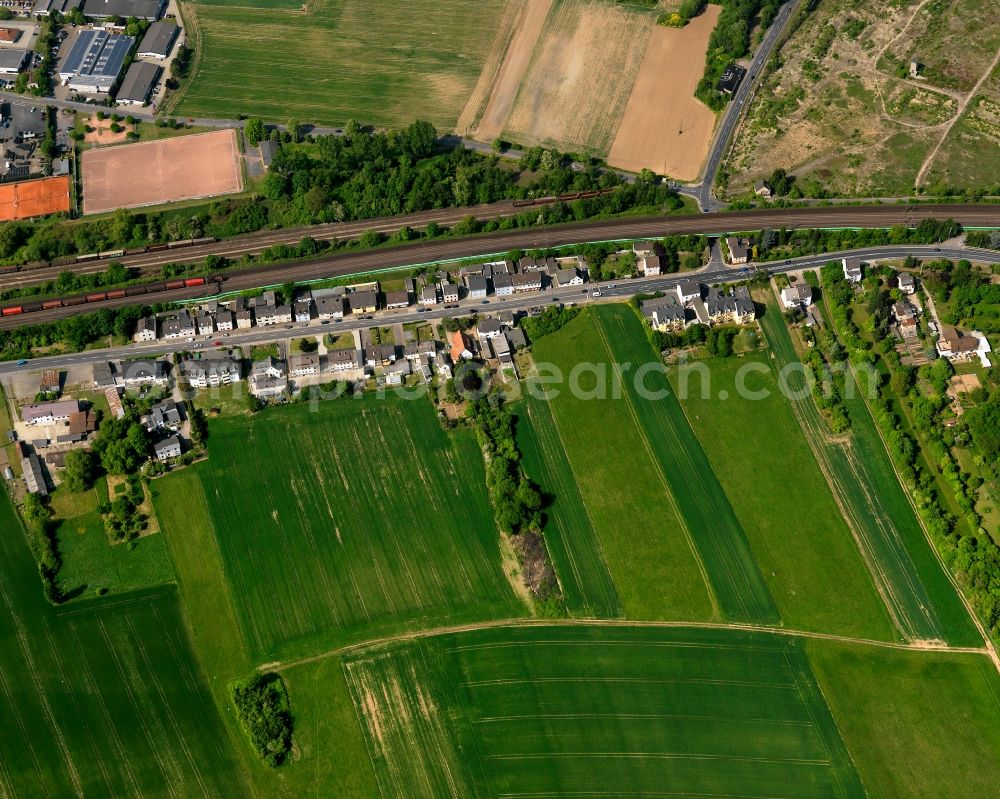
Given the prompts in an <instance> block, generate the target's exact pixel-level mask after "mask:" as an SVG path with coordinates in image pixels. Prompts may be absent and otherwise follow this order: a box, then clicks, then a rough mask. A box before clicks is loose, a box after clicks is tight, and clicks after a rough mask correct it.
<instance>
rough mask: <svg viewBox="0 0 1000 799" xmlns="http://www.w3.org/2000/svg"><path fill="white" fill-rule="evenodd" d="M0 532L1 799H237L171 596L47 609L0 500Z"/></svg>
mask: <svg viewBox="0 0 1000 799" xmlns="http://www.w3.org/2000/svg"><path fill="white" fill-rule="evenodd" d="M0 530H2V532H3V535H0V725H2V729H3V734H2V735H0V795H4V796H29V795H31V796H73V795H92V796H126V795H131V796H158V795H172V796H193V795H207V796H239V795H245V794H246V793H247V790H248V786H247V785H246V784H245V782H244V778H243V776H242V773H241V770H240V767H239V762H238V758H237V756H236V754H235V751H234V749H233V748H232V745H231V743H230V739H229V738H228V737H227V736H226V734H225V731H224V728H223V726H222V724H221V721H220V719H219V716H218V714H217V712H216V709H215V706H214V705H213V703H212V700H211V696H210V694H209V692H208V690H207V687H206V685H205V681H204V679H203V678H202V676H201V673H200V671H199V669H198V665H197V661H196V660H195V658H194V657H193V654H192V652H191V648H190V646H189V643H188V638H187V635H186V633H185V630H184V626H183V623H182V621H181V616H180V611H179V606H178V602H177V592H176V589H175V588H173V587H172V586H167V587H162V588H158V589H154V590H147V591H143V592H133V593H131V594H122V595H119V596H117V597H115V598H113V599H109V600H104V601H91V602H85V603H84V602H80V603H73V604H70V605H67V606H62V607H59V608H56V607H53V606H51V605H49V604H48V603H47V602H45V601H44V599H43V598H42V591H41V584H40V582H39V579H38V575H37V572H36V570H35V565H34V563H33V561H32V559H31V555H30V553H29V551H28V548H27V545H26V543H25V541H24V537H23V533H22V531H21V528H20V525H19V523H18V521H17V519H16V517H15V516H14V512H13V509H12V508H11V506H10V503H9V501H8V499H7V497H6V495H3V496H0Z"/></svg>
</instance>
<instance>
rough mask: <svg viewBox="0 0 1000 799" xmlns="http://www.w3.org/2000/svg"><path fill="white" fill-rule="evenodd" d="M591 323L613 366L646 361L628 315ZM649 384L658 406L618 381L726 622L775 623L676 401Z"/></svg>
mask: <svg viewBox="0 0 1000 799" xmlns="http://www.w3.org/2000/svg"><path fill="white" fill-rule="evenodd" d="M596 316H597V319H598V322H597V328H598V330H599V331H600V335H601V338H602V339H603V341H604V346H605V349H606V351H607V354H608V357H609V359H611V362H613V363H616V364H624V363H631V364H634V365H637V366H639V368H642V366H643V365H645V364H647V363H651V362H652V357H653V354H652V351H651V350H650V349H649V346H648V344H647V343H646V340H645V336H644V334H643V332H642V330H641V327H640V323H639V321H638V320H637V319H636V318H635V316H634V314H633V313H632V311H631V309H629V308H625V307H614V308H612V306H603V307H601V308H599V309H597V311H596ZM612 325H614V327H613V328H612ZM658 362H659V361H657V363H658ZM650 382H652V383H655V384H656V388H661V389H666V392H667V393H666V395H665V396H664V398H663V399H662V400H660V401H658V402H653V401H649V400H640V399H639V398H638V397H637V396H636V388H635V385H634V381H632V380H625V379H623V380H622V383H623V384H624V385H625V392H624V393H625V396H626V397H627V398H628V403H629V406H630V408H631V410H632V413H633V415H634V417H635V420H636V424H637V425H638V426H639V427H640V429H641V430H643V432H644V440H645V441H646V443H647V446H648V448H649V451H650V455H651V457H652V458H653V461H654V462H655V463H656V464H657V467H658V468H659V470H660V474H661V477H662V478H663V480H664V483H665V485H666V486H667V489H668V491H669V493H670V495H671V496H672V497H673V499H674V502H675V506H676V507H677V509H678V515H679V518H681V519H683V520H684V522H683V525H684V527H685V529H686V530H687V532H688V535H689V537H690V538H691V539H692V540H693V543H694V546H695V547H696V549H697V552H698V554H699V556H700V557H699V561H700V562H701V563H702V564H703V566H704V568H705V569H706V570H707V572H708V576H709V580H710V584H711V585H712V587H713V589H714V594H715V596H716V597H717V598H718V600H719V602H720V603H721V605H722V609H723V611H724V612H725V613H726V614H727V615H728V616H729V617H730V618H740V619H745V620H750V621H754V620H757V621H777V620H778V618H779V617H778V611H777V608H776V607H775V605H774V601H773V599H772V598H771V594H770V591H769V590H768V588H767V584H766V583H765V581H764V577H763V575H762V574H761V573H760V568H759V566H758V565H757V561H756V559H755V558H754V557H753V554H752V552H751V551H750V546H749V543H748V542H747V538H746V534H745V533H744V532H743V528H742V526H741V524H740V522H739V520H738V519H737V518H736V514H735V512H734V511H733V509H732V505H731V504H730V502H729V499H728V497H726V495H725V491H724V490H723V488H722V486H721V485H720V483H719V481H718V478H716V476H715V473H714V472H713V471H712V467H711V464H710V463H709V461H708V457H707V455H706V454H705V451H704V449H703V448H702V446H701V444H700V443H699V441H698V439H697V437H696V436H695V434H694V431H693V430H692V429H691V425H690V424H689V423H688V421H687V418H686V417H685V416H684V412H683V409H682V408H681V406H680V403H679V402H678V400H677V397H676V396H674V394H673V392H672V391H670V389H669V384H668V381H667V378H666V374H665V372H664V371H662V370H655V371H653V372H651V373H650V374H649V375H648V376H647V380H646V384H647V385H649V384H650ZM643 411H645V413H643Z"/></svg>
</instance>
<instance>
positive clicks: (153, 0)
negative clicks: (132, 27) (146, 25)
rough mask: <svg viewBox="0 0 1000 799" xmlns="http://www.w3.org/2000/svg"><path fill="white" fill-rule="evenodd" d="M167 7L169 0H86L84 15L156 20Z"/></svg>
mask: <svg viewBox="0 0 1000 799" xmlns="http://www.w3.org/2000/svg"><path fill="white" fill-rule="evenodd" d="M166 7H167V0H84V4H83V15H84V16H85V17H90V18H91V19H106V18H107V17H121V18H122V19H128V18H129V17H135V18H136V19H147V20H149V21H150V22H156V20H158V19H159V18H160V17H162V16H163V12H164V10H165V9H166Z"/></svg>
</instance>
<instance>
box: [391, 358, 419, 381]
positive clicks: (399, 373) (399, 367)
mask: <svg viewBox="0 0 1000 799" xmlns="http://www.w3.org/2000/svg"><path fill="white" fill-rule="evenodd" d="M412 372H413V368H412V366H411V365H410V362H409V361H408V360H406V358H402V359H400V360H398V361H393V362H392V363H391V364H389V365H388V366H386V367H385V372H384V374H385V382H386V383H387V384H388V385H390V386H401V385H402V384H403V381H404V380H406V377H407V376H408V375H409V374H411V373H412Z"/></svg>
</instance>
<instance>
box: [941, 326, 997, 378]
mask: <svg viewBox="0 0 1000 799" xmlns="http://www.w3.org/2000/svg"><path fill="white" fill-rule="evenodd" d="M935 346H936V348H937V352H938V355H940V356H941V357H942V358H947V359H948V360H949V361H952V362H953V363H960V362H962V361H971V360H972V359H973V358H975V357H977V356H978V357H979V360H980V361H981V362H982V364H983V366H984V367H986V368H989V367H990V366H991V364H990V359H989V353H990V342H989V341H988V340H987V338H986V336H984V335H983V334H982V333H980V332H979V331H978V330H973V331H972V332H971V333H969V334H966V333H963V332H962V331H961V330H957V329H955V328H954V327H950V326H947V325H942V327H941V337H940V338H939V339H938V340H937V344H936V345H935Z"/></svg>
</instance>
